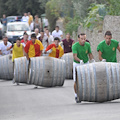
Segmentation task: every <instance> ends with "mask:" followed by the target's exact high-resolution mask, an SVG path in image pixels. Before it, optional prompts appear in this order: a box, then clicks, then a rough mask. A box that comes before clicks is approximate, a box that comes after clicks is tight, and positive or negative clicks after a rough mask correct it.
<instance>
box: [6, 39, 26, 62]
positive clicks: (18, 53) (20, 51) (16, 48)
mask: <svg viewBox="0 0 120 120" xmlns="http://www.w3.org/2000/svg"><path fill="white" fill-rule="evenodd" d="M10 49H13V50H12V53H13V55H12V61H13V62H14V59H15V58H19V57H23V56H24V47H23V45H22V44H21V39H20V38H17V40H16V43H15V44H14V45H13V44H12V46H10V47H9V48H7V50H10Z"/></svg>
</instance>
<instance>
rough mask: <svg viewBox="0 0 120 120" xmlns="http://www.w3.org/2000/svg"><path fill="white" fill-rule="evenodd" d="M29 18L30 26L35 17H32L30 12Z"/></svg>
mask: <svg viewBox="0 0 120 120" xmlns="http://www.w3.org/2000/svg"><path fill="white" fill-rule="evenodd" d="M28 17H29V19H28V24H29V26H30V25H31V23H32V22H33V16H32V15H31V13H30V12H28Z"/></svg>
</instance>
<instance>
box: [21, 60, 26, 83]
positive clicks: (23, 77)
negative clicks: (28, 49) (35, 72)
mask: <svg viewBox="0 0 120 120" xmlns="http://www.w3.org/2000/svg"><path fill="white" fill-rule="evenodd" d="M21 60H22V61H23V67H22V68H24V67H25V69H23V71H22V73H23V74H22V75H23V76H22V80H24V79H25V71H26V66H25V63H26V61H25V59H24V58H21ZM25 81H26V80H24V82H25Z"/></svg>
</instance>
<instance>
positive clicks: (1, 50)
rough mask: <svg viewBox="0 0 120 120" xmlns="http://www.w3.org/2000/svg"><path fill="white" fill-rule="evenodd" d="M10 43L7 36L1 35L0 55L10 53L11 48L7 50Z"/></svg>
mask: <svg viewBox="0 0 120 120" xmlns="http://www.w3.org/2000/svg"><path fill="white" fill-rule="evenodd" d="M11 45H12V44H11V43H10V42H8V38H7V37H6V36H5V37H3V41H2V42H1V43H0V56H3V55H8V54H11V52H12V50H7V48H8V47H10V46H11Z"/></svg>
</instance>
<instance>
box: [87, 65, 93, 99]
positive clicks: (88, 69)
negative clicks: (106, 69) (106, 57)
mask: <svg viewBox="0 0 120 120" xmlns="http://www.w3.org/2000/svg"><path fill="white" fill-rule="evenodd" d="M87 71H88V79H89V80H88V82H89V92H90V95H89V101H91V93H92V90H91V79H90V68H89V65H87Z"/></svg>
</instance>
